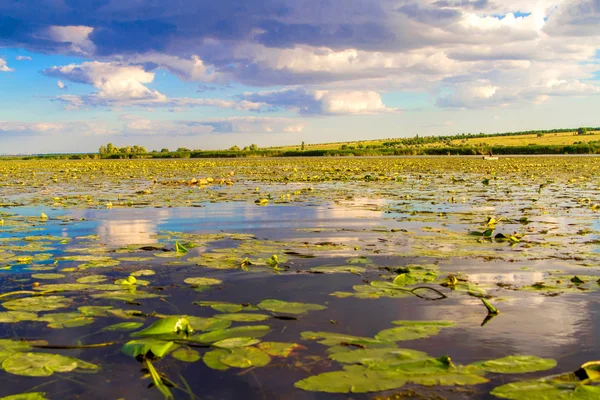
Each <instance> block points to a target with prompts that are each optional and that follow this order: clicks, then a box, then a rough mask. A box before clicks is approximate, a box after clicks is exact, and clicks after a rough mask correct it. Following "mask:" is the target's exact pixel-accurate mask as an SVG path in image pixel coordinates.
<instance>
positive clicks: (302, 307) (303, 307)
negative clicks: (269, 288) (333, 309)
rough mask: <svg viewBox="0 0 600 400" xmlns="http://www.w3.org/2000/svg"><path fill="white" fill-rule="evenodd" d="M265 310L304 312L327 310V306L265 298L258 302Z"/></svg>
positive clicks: (286, 312) (290, 312) (291, 312)
mask: <svg viewBox="0 0 600 400" xmlns="http://www.w3.org/2000/svg"><path fill="white" fill-rule="evenodd" d="M258 307H259V308H262V309H263V310H267V311H272V312H276V313H285V314H303V313H305V312H308V311H319V310H325V309H326V308H327V307H325V306H322V305H320V304H311V303H294V302H287V301H282V300H272V299H269V300H263V301H261V302H260V303H259V304H258Z"/></svg>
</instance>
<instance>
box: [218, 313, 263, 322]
mask: <svg viewBox="0 0 600 400" xmlns="http://www.w3.org/2000/svg"><path fill="white" fill-rule="evenodd" d="M214 318H217V319H223V320H227V321H234V322H259V321H265V320H267V319H269V318H270V317H269V316H268V315H264V314H244V313H238V314H217V315H215V316H214Z"/></svg>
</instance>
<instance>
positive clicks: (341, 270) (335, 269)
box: [310, 265, 367, 274]
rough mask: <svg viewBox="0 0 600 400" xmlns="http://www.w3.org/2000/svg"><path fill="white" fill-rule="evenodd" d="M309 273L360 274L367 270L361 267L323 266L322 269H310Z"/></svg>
mask: <svg viewBox="0 0 600 400" xmlns="http://www.w3.org/2000/svg"><path fill="white" fill-rule="evenodd" d="M310 271H311V272H316V273H319V274H362V273H364V272H366V271H367V270H366V268H363V267H354V266H351V265H341V266H334V265H324V266H322V267H314V268H311V269H310Z"/></svg>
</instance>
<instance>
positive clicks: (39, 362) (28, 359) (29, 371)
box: [2, 353, 98, 376]
mask: <svg viewBox="0 0 600 400" xmlns="http://www.w3.org/2000/svg"><path fill="white" fill-rule="evenodd" d="M77 368H81V369H86V370H92V371H95V370H97V369H98V367H97V366H96V365H94V364H90V363H87V362H85V361H82V360H79V359H77V358H74V357H67V356H63V355H60V354H50V353H15V354H13V355H12V356H10V357H8V358H7V359H6V360H4V361H3V362H2V369H4V370H5V371H6V372H8V373H10V374H14V375H22V376H51V375H52V374H54V373H55V372H70V371H73V370H75V369H77Z"/></svg>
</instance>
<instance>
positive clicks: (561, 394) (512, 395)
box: [490, 381, 572, 400]
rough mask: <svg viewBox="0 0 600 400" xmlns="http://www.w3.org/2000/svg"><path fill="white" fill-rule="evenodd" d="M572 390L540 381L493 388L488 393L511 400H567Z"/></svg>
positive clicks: (514, 383)
mask: <svg viewBox="0 0 600 400" xmlns="http://www.w3.org/2000/svg"><path fill="white" fill-rule="evenodd" d="M571 392H572V390H570V389H569V390H564V389H560V388H559V387H557V386H555V385H552V384H550V383H546V382H542V381H524V382H513V383H508V384H506V385H502V386H498V387H496V388H494V390H492V391H491V392H490V393H491V394H493V395H494V396H496V397H500V398H502V399H511V400H529V399H544V400H567V399H570V398H571V396H570V395H571Z"/></svg>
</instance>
